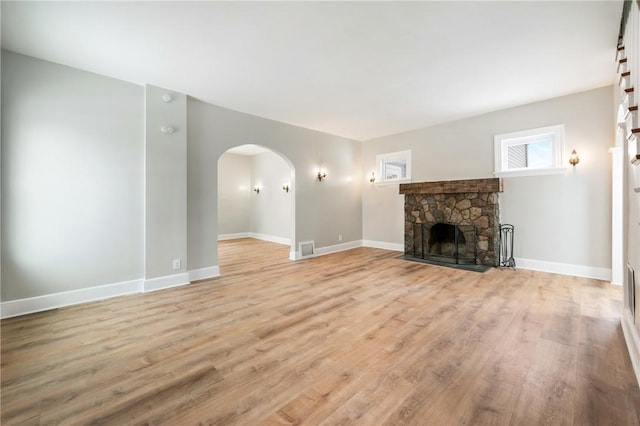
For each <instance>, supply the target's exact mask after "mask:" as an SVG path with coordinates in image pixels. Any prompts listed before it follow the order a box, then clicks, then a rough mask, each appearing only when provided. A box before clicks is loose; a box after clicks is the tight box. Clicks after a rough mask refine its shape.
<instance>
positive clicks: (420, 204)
mask: <svg viewBox="0 0 640 426" xmlns="http://www.w3.org/2000/svg"><path fill="white" fill-rule="evenodd" d="M499 192H502V179H499V178H490V179H468V180H452V181H440V182H419V183H407V184H401V185H400V194H404V216H405V222H404V231H405V234H404V252H405V255H413V254H414V252H415V251H416V235H415V229H416V224H424V225H425V227H431V226H433V225H435V224H436V223H447V224H452V225H474V226H475V227H476V247H475V248H476V251H477V263H478V264H481V265H486V266H497V264H498V262H499V259H500V258H499V248H500V247H499V246H500V206H499V204H498V193H499ZM467 240H469V239H468V238H467Z"/></svg>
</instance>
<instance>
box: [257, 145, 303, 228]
mask: <svg viewBox="0 0 640 426" xmlns="http://www.w3.org/2000/svg"><path fill="white" fill-rule="evenodd" d="M251 180H252V183H251V188H255V186H259V187H260V188H261V190H260V193H259V194H258V193H256V192H255V191H251V198H250V199H251V232H252V233H253V234H258V235H263V236H266V237H268V238H269V237H270V238H273V237H275V239H279V240H281V241H285V240H289V241H290V240H291V237H292V236H293V235H292V233H293V226H292V225H293V224H294V221H295V217H293V214H292V213H293V211H292V203H293V198H294V197H295V193H294V192H293V191H290V192H285V191H284V190H283V189H282V186H283V184H284V183H289V182H290V181H291V166H289V164H288V163H287V162H286V161H285V160H283V159H282V158H281V157H280V156H279V155H278V154H276V153H274V152H265V153H261V154H257V155H253V156H251Z"/></svg>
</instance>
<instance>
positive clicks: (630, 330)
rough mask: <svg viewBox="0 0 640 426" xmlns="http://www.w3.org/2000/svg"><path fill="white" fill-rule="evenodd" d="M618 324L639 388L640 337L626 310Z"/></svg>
mask: <svg viewBox="0 0 640 426" xmlns="http://www.w3.org/2000/svg"><path fill="white" fill-rule="evenodd" d="M620 322H621V323H622V334H623V335H624V340H625V342H626V343H627V349H628V350H629V357H630V358H631V364H632V365H633V371H634V372H635V373H636V381H637V382H638V385H639V386H640V336H638V329H637V328H635V327H634V325H633V318H632V317H631V313H630V312H629V311H628V310H627V309H624V310H623V312H622V319H621V320H620Z"/></svg>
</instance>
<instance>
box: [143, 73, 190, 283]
mask: <svg viewBox="0 0 640 426" xmlns="http://www.w3.org/2000/svg"><path fill="white" fill-rule="evenodd" d="M164 94H170V95H171V96H172V98H173V99H172V100H171V101H170V102H165V101H163V100H162V96H163V95H164ZM186 108H187V97H186V96H185V95H182V94H178V93H172V92H168V91H167V90H166V89H162V88H159V87H154V86H149V85H147V86H146V87H145V171H146V175H145V191H146V192H145V207H146V211H145V217H146V220H145V242H146V247H145V278H146V279H150V278H158V277H163V276H167V275H173V274H177V273H181V272H185V271H186V269H187V156H186V153H187V110H186ZM163 127H172V128H174V133H172V134H166V133H163V132H162V131H161V129H162V128H163ZM174 260H180V268H177V269H176V268H174V267H173V261H174Z"/></svg>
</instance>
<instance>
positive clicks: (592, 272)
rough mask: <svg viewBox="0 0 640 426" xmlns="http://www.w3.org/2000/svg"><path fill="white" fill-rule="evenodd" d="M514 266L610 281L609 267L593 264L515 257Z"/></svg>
mask: <svg viewBox="0 0 640 426" xmlns="http://www.w3.org/2000/svg"><path fill="white" fill-rule="evenodd" d="M516 268H522V269H531V270H534V271H542V272H551V273H554V274H562V275H573V276H576V277H584V278H593V279H596V280H602V281H611V269H610V268H599V267H595V266H583V265H572V264H570V263H556V262H548V261H545V260H535V259H522V258H519V257H517V258H516Z"/></svg>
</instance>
